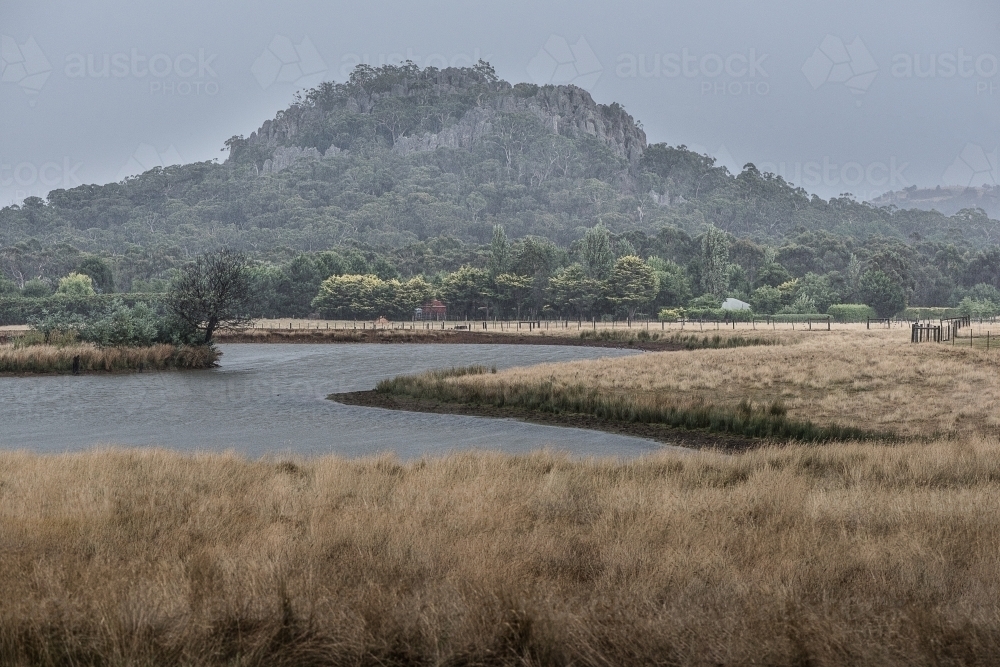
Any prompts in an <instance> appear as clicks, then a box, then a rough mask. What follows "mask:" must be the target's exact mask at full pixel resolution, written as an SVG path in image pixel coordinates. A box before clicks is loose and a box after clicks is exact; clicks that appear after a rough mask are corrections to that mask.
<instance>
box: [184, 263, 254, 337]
mask: <svg viewBox="0 0 1000 667" xmlns="http://www.w3.org/2000/svg"><path fill="white" fill-rule="evenodd" d="M253 298H254V294H253V273H252V270H251V266H250V262H249V260H248V259H247V257H246V255H244V254H243V253H241V252H236V251H232V250H219V251H215V252H210V253H205V254H203V255H200V256H199V257H197V258H196V259H195V260H194V261H193V262H190V263H188V264H187V265H185V266H184V267H183V269H182V270H181V271H180V272H179V273H178V275H177V277H176V278H175V279H174V281H173V282H172V283H171V285H170V291H169V292H168V293H167V296H166V298H165V303H166V308H167V312H168V313H169V315H170V316H171V318H173V319H174V320H176V321H178V322H181V323H183V325H182V326H183V329H185V330H188V331H190V330H192V329H194V330H198V331H201V332H203V334H204V336H203V338H202V340H201V342H202V343H203V344H204V345H210V344H211V343H212V336H213V334H214V333H215V332H216V330H218V329H219V328H236V327H240V326H244V325H246V324H247V323H248V322H249V319H250V318H249V313H250V310H251V308H252V305H251V301H252V299H253Z"/></svg>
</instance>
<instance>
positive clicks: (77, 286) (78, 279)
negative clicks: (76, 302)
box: [56, 273, 97, 296]
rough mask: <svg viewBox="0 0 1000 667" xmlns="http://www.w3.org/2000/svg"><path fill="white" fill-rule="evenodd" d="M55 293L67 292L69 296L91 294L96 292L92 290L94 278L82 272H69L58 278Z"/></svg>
mask: <svg viewBox="0 0 1000 667" xmlns="http://www.w3.org/2000/svg"><path fill="white" fill-rule="evenodd" d="M56 294H67V295H69V296H93V295H94V294H97V292H96V291H95V290H94V279H93V278H91V277H90V276H88V275H86V274H84V273H71V274H69V275H68V276H66V277H65V278H61V279H60V280H59V287H58V288H57V289H56Z"/></svg>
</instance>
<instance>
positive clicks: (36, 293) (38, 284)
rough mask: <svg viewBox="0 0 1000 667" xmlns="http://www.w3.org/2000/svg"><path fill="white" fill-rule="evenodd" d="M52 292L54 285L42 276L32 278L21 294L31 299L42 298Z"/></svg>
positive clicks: (25, 284)
mask: <svg viewBox="0 0 1000 667" xmlns="http://www.w3.org/2000/svg"><path fill="white" fill-rule="evenodd" d="M50 294H52V286H51V285H49V283H48V282H46V281H44V280H42V279H41V278H32V279H31V280H29V281H28V282H26V283H24V287H22V288H21V296H23V297H27V298H29V299H40V298H43V297H46V296H49V295H50Z"/></svg>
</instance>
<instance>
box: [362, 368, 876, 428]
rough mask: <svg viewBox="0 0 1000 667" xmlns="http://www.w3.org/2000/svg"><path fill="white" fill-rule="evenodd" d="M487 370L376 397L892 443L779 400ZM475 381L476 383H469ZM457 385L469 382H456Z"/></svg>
mask: <svg viewBox="0 0 1000 667" xmlns="http://www.w3.org/2000/svg"><path fill="white" fill-rule="evenodd" d="M486 372H487V371H486V369H485V368H484V367H482V366H469V367H466V368H452V369H448V370H438V371H430V372H427V373H422V374H419V375H405V376H400V377H396V378H392V379H387V380H382V381H381V382H379V383H378V385H377V387H376V389H375V391H377V392H379V393H382V394H389V395H395V396H407V397H410V398H416V399H425V400H435V401H441V402H445V403H458V404H466V405H489V406H493V407H497V408H504V407H509V408H520V409H526V410H534V411H538V412H544V413H551V414H562V413H566V414H581V415H590V416H593V417H597V418H599V419H602V420H604V421H607V422H623V423H641V424H662V425H664V426H670V427H673V428H683V429H705V430H708V431H710V432H714V433H726V434H732V435H738V436H743V437H749V438H774V439H782V440H797V441H802V442H830V441H836V440H841V441H844V440H871V439H876V438H880V439H890V438H891V434H885V433H874V432H871V431H866V430H864V429H859V428H854V427H848V426H838V425H824V426H821V425H817V424H814V423H812V422H810V421H799V420H793V419H790V418H789V417H788V410H787V408H786V407H785V405H784V403H783V402H782V401H780V400H777V401H774V402H771V403H754V402H752V401H749V400H747V399H744V400H742V401H741V402H740V403H739V404H738V405H737V406H736V407H735V408H733V407H728V406H722V405H712V404H709V403H705V402H704V401H701V400H694V401H691V402H689V403H687V404H678V403H676V402H674V401H672V400H670V399H669V398H667V397H665V396H663V395H660V394H656V393H639V392H630V391H614V390H610V389H602V388H594V387H585V386H583V385H579V384H576V385H561V384H558V383H556V382H554V381H552V380H551V379H543V380H537V381H533V382H523V381H521V382H510V381H507V380H504V379H499V380H492V381H490V382H488V383H487V382H481V381H475V378H474V376H477V375H484V374H485V373H486ZM470 377H471V378H472V380H471V381H470ZM457 379H464V380H465V381H462V382H456V381H455V380H457Z"/></svg>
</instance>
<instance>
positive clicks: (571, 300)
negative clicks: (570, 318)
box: [549, 264, 601, 319]
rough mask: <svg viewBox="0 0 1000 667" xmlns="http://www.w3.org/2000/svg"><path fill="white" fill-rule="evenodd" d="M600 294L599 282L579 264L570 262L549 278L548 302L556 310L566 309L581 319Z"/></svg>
mask: <svg viewBox="0 0 1000 667" xmlns="http://www.w3.org/2000/svg"><path fill="white" fill-rule="evenodd" d="M600 296H601V282H600V281H599V280H596V279H594V278H591V277H589V276H588V275H587V272H586V270H585V269H584V268H583V267H582V266H581V265H580V264H571V265H570V266H568V267H566V268H565V269H564V270H562V271H561V272H559V273H557V274H556V275H554V276H553V277H552V278H551V279H550V280H549V303H550V304H551V306H552V308H553V309H554V310H556V311H557V312H558V311H565V310H568V311H569V312H571V313H572V314H574V315H576V316H577V317H578V318H580V319H583V317H584V316H585V315H586V314H587V313H590V312H592V310H593V308H594V305H595V304H596V303H597V301H598V299H599V298H600Z"/></svg>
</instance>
